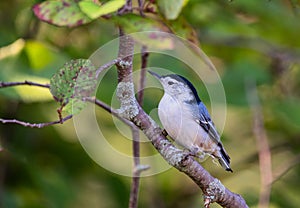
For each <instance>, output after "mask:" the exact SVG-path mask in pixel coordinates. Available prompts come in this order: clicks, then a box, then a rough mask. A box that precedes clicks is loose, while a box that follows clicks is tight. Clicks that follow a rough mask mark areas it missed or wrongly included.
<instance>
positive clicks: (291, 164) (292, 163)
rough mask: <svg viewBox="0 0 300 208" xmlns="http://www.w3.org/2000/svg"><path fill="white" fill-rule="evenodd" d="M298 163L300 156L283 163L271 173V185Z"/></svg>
mask: <svg viewBox="0 0 300 208" xmlns="http://www.w3.org/2000/svg"><path fill="white" fill-rule="evenodd" d="M299 163H300V154H298V155H296V156H295V157H293V158H292V159H290V160H288V161H284V162H283V163H282V165H280V166H279V167H278V168H276V170H275V171H274V173H273V181H272V184H273V183H275V182H276V181H278V180H279V179H280V178H281V177H282V176H284V175H285V174H286V173H287V172H288V171H289V170H290V169H291V168H293V167H294V166H295V165H298V164H299Z"/></svg>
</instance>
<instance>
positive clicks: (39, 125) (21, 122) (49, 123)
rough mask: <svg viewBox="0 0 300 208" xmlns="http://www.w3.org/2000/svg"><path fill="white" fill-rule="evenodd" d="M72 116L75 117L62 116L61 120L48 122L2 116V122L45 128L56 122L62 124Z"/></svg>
mask: <svg viewBox="0 0 300 208" xmlns="http://www.w3.org/2000/svg"><path fill="white" fill-rule="evenodd" d="M72 117H73V115H68V116H67V117H65V118H62V119H61V120H58V121H52V122H47V123H29V122H25V121H19V120H17V119H2V118H0V122H1V123H3V124H8V123H11V124H19V125H21V126H25V127H30V128H43V127H46V126H51V125H54V124H62V123H64V122H65V121H67V120H69V119H71V118H72Z"/></svg>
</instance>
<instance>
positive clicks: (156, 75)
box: [147, 70, 161, 79]
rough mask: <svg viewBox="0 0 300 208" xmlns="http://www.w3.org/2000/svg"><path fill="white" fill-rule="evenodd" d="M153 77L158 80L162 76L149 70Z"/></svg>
mask: <svg viewBox="0 0 300 208" xmlns="http://www.w3.org/2000/svg"><path fill="white" fill-rule="evenodd" d="M147 71H148V72H149V73H150V74H151V75H152V76H154V77H155V78H157V79H160V78H161V76H160V75H158V74H156V73H155V72H153V71H150V70H147Z"/></svg>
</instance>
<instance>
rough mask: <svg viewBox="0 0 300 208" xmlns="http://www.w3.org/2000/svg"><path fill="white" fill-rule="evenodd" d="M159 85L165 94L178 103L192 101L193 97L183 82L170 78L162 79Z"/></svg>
mask: <svg viewBox="0 0 300 208" xmlns="http://www.w3.org/2000/svg"><path fill="white" fill-rule="evenodd" d="M160 81H161V84H162V85H163V87H164V91H165V93H167V94H169V95H171V96H172V97H175V98H176V99H178V100H179V101H184V102H186V101H193V100H195V97H194V95H193V92H192V91H191V89H190V88H189V87H188V86H187V85H186V84H185V83H184V82H183V81H181V80H180V78H178V79H174V78H172V77H169V76H167V77H162V78H161V79H160Z"/></svg>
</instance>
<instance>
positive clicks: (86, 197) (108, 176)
mask: <svg viewBox="0 0 300 208" xmlns="http://www.w3.org/2000/svg"><path fill="white" fill-rule="evenodd" d="M39 2H42V1H38V0H27V1H21V0H12V1H7V0H6V1H0V8H1V9H0V27H1V30H0V31H1V33H0V66H1V69H0V81H23V80H25V79H27V80H30V81H37V82H42V83H47V82H48V83H49V80H50V78H51V76H52V75H53V74H54V73H55V72H56V71H57V69H59V68H61V67H62V66H63V64H64V63H65V62H67V61H68V60H70V59H77V58H88V57H89V56H90V55H91V54H92V53H93V52H94V51H95V50H96V49H98V48H99V47H100V46H101V45H103V44H105V43H107V42H108V41H110V40H112V39H114V38H116V37H117V30H116V27H115V25H114V24H112V23H111V22H109V21H108V20H106V19H98V20H96V21H93V22H91V23H89V24H87V25H82V26H80V27H76V28H61V27H55V26H52V25H49V24H47V23H43V22H41V21H39V20H38V19H37V18H36V17H34V15H33V12H32V6H33V5H34V4H36V3H39ZM160 2H163V1H160ZM179 2H181V3H180V5H179V6H178V8H179V9H181V10H182V12H181V13H180V15H179V17H178V19H175V20H172V21H171V22H168V25H169V27H171V28H172V24H173V28H174V30H175V31H176V30H177V31H178V33H179V34H182V36H183V37H187V38H188V37H189V35H190V34H191V32H188V34H187V31H188V30H190V29H191V28H189V29H188V30H183V29H182V24H179V25H176V22H182V23H184V24H186V25H189V26H192V27H193V29H194V30H195V31H196V33H197V35H198V39H199V41H200V45H201V47H202V49H203V50H204V51H205V53H206V54H207V55H208V56H209V57H210V58H211V59H212V61H213V62H214V64H215V65H216V68H217V70H218V72H219V74H220V76H221V78H222V81H223V85H224V88H225V92H226V98H227V118H226V126H225V129H224V132H223V135H222V137H223V141H224V145H225V147H226V150H227V151H228V153H229V154H230V156H231V158H232V163H233V165H232V168H233V170H234V173H233V174H228V173H226V172H225V171H223V170H222V169H221V168H220V167H216V166H215V165H213V163H212V161H211V160H208V161H207V162H204V163H203V165H204V167H205V168H207V169H208V170H209V171H210V172H211V173H212V175H214V176H216V177H218V178H219V179H220V180H221V181H222V182H223V183H224V184H225V185H226V186H227V187H228V188H229V189H230V190H232V191H234V192H237V193H239V194H241V195H242V196H243V197H245V199H246V201H247V202H248V204H249V205H250V206H251V207H256V206H257V203H258V197H259V188H260V181H259V180H260V177H259V174H260V173H259V167H258V158H257V148H256V143H255V138H254V135H253V129H252V127H253V125H252V123H253V122H252V119H253V116H252V112H251V110H250V108H249V104H248V101H247V96H246V95H247V87H246V83H247V80H250V81H253V80H254V81H255V83H256V85H257V90H258V93H259V96H260V101H261V108H262V110H263V112H262V113H263V116H264V122H265V123H264V124H265V130H266V132H267V135H268V139H269V143H270V146H271V152H272V162H273V171H274V173H276V172H280V171H281V170H282V169H284V168H287V167H289V165H292V164H293V163H291V162H289V161H291V160H292V159H293V158H295V157H296V156H299V153H300V139H299V137H300V107H299V103H300V93H299V91H300V67H299V57H300V56H299V55H300V50H299V46H300V42H299V37H300V27H299V15H300V14H299V12H300V10H299V8H300V5H299V3H298V1H294V0H291V1H288V0H277V1H275V0H271V1H267V0H263V1H248V0H234V1H227V0H222V1H220V0H211V1H205V0H190V1H185V3H182V2H183V1H179ZM183 4H185V5H183ZM12 5H14V6H12ZM175 6H176V5H175ZM176 12H177V11H175V13H174V14H172V12H171V14H166V12H164V10H161V14H162V16H166V17H168V16H170V15H171V16H172V17H170V19H172V18H173V16H174V15H175V16H176ZM162 18H163V17H162ZM120 19H121V18H119V20H118V21H121V20H120ZM123 20H124V19H123ZM144 21H145V22H146V24H145V25H139V24H138V23H134V24H133V28H129V30H133V31H135V30H143V29H147V28H153V27H154V28H157V26H156V24H157V23H156V22H155V23H151V21H152V20H150V19H148V20H144ZM123 24H127V25H131V24H132V22H127V21H125V22H124V23H123ZM136 25H138V26H136ZM170 25H171V26H170ZM143 26H144V27H145V28H144V27H143ZM139 27H140V28H139ZM196 33H195V34H196ZM194 38H195V36H194V35H192V36H191V39H194ZM194 42H195V41H194ZM139 65H140V60H139V57H136V58H135V66H136V68H138V67H139ZM149 66H150V67H161V68H165V69H170V70H172V71H174V72H175V73H180V74H182V75H184V76H186V77H187V78H188V79H190V80H191V81H192V82H193V83H194V84H195V83H198V84H196V87H197V89H198V91H199V94H200V95H201V97H202V99H203V101H204V102H205V103H207V105H208V106H209V96H208V94H207V92H206V91H205V88H204V86H203V85H202V84H201V83H199V81H198V80H197V79H196V78H195V76H194V74H193V72H192V71H191V70H190V69H188V67H187V66H186V65H184V64H182V63H180V61H178V60H175V59H174V58H170V57H165V56H160V55H158V54H153V55H150V58H149ZM116 77H117V75H116V72H115V70H114V68H112V69H111V70H110V71H108V73H107V74H106V75H105V76H104V77H103V82H101V85H100V87H99V90H98V92H97V96H98V97H99V98H101V100H103V101H105V102H106V103H110V102H111V100H112V94H113V93H114V91H115V86H116V84H117V81H116ZM148 82H149V83H151V80H148ZM39 90H40V89H36V88H33V87H26V88H25V87H15V88H6V89H0V117H1V118H16V119H20V120H25V121H30V122H43V121H53V120H56V119H57V114H56V108H57V103H55V102H54V101H53V100H52V98H51V94H50V92H49V91H48V92H47V90H46V91H45V90H43V91H39ZM160 96H161V91H159V90H156V89H147V90H146V91H145V101H144V103H145V105H144V108H145V110H146V111H147V112H149V113H151V111H152V109H154V108H156V106H157V104H158V102H159V99H160ZM97 115H98V114H97ZM101 118H102V119H101ZM106 118H110V116H109V115H108V114H107V113H106V112H104V111H103V110H99V115H98V119H99V120H101V122H102V123H103V125H104V127H102V128H105V130H104V131H106V132H109V133H110V134H111V135H113V138H114V139H124V138H123V136H122V135H121V134H120V133H119V132H118V129H116V127H114V124H113V123H112V121H111V119H106ZM215 119H216V120H218V118H215ZM216 123H218V122H217V121H216ZM116 141H117V140H116ZM113 143H114V145H118V143H117V142H113ZM119 145H120V147H116V148H118V149H127V150H128V151H130V150H131V146H130V142H128V143H126V144H124V143H123V142H122V143H120V144H119ZM121 145H127V146H122V147H121ZM0 147H1V149H2V151H1V152H0V202H1V205H0V206H1V207H5V208H6V207H24V208H25V207H75V208H76V207H126V206H127V204H128V199H129V190H130V178H127V177H123V176H119V175H116V174H113V173H110V172H109V171H107V170H105V169H103V168H102V167H100V166H98V165H97V164H96V163H95V162H94V161H92V159H91V158H89V157H88V154H87V153H86V152H85V151H84V149H83V148H82V147H81V145H80V143H79V141H78V140H77V137H76V132H75V129H74V127H73V123H72V122H71V121H69V122H67V123H65V124H63V125H59V126H51V127H47V128H43V129H29V128H25V127H21V126H18V125H3V124H1V125H0ZM145 149H151V151H154V150H153V149H152V147H151V145H150V144H149V145H146V146H145ZM151 151H150V152H151ZM100 154H101V153H100ZM142 154H143V153H142ZM114 162H117V161H114ZM294 164H295V165H294V166H292V167H291V168H290V169H289V170H288V171H287V172H286V173H285V174H284V175H283V176H282V177H281V178H279V179H278V180H277V181H276V182H275V183H274V184H272V193H271V202H270V207H273V208H277V207H299V203H300V199H299V197H298V195H299V194H300V191H299V188H298V186H299V185H300V180H299V177H298V176H299V174H300V167H299V165H298V161H296V162H295V163H294ZM139 196H140V200H139V203H140V207H199V206H201V204H202V197H201V191H200V190H199V189H198V188H197V186H196V185H195V184H193V182H192V181H191V180H190V179H188V178H187V177H186V176H185V175H184V174H181V173H179V172H178V171H176V170H174V169H171V170H169V171H167V172H164V173H161V174H158V175H155V176H150V177H146V178H142V181H141V190H140V195H139ZM213 207H219V206H218V205H213Z"/></svg>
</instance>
